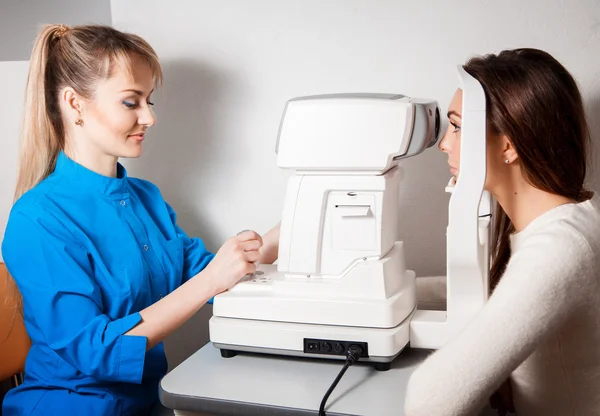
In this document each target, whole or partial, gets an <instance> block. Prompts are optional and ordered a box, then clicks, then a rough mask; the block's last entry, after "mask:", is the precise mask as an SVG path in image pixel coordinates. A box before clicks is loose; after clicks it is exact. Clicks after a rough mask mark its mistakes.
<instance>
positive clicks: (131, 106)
mask: <svg viewBox="0 0 600 416" xmlns="http://www.w3.org/2000/svg"><path fill="white" fill-rule="evenodd" d="M123 105H124V106H125V107H127V108H136V107H137V104H136V103H132V102H129V101H123Z"/></svg>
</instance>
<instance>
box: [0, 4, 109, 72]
mask: <svg viewBox="0 0 600 416" xmlns="http://www.w3.org/2000/svg"><path fill="white" fill-rule="evenodd" d="M46 23H63V24H65V25H76V24H83V23H103V24H110V23H111V16H110V1H109V0H52V1H48V0H0V39H2V41H1V42H0V61H25V60H28V59H29V56H30V55H31V48H32V47H33V40H34V39H35V37H36V36H37V34H38V31H39V29H40V25H42V24H46Z"/></svg>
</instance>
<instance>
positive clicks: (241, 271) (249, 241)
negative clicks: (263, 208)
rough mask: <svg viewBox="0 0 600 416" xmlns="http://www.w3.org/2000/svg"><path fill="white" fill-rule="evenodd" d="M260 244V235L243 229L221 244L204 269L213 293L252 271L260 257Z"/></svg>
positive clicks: (217, 292) (220, 290) (226, 287)
mask: <svg viewBox="0 0 600 416" xmlns="http://www.w3.org/2000/svg"><path fill="white" fill-rule="evenodd" d="M262 245H263V240H262V238H261V236H260V235H258V234H257V233H255V232H254V231H244V232H242V233H240V234H238V235H236V236H235V237H232V238H230V239H229V240H227V241H226V242H225V244H223V245H222V246H221V248H220V249H219V251H217V254H216V255H215V258H214V259H213V260H212V261H211V262H210V263H209V264H208V266H206V269H205V271H206V275H207V277H208V279H209V282H210V283H209V284H210V285H211V286H212V287H213V289H214V291H215V294H219V293H221V292H224V291H226V290H227V289H229V288H230V287H232V286H233V285H235V284H236V283H237V282H238V281H239V280H240V279H241V278H242V277H244V276H245V275H247V274H250V273H254V271H255V270H256V265H255V264H254V263H255V262H257V261H258V260H259V259H260V252H259V250H260V248H261V247H262Z"/></svg>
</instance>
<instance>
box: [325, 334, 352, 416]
mask: <svg viewBox="0 0 600 416" xmlns="http://www.w3.org/2000/svg"><path fill="white" fill-rule="evenodd" d="M361 354H362V348H361V347H360V346H358V345H351V346H350V348H348V351H347V352H346V362H345V363H344V366H343V367H342V369H341V370H340V372H339V374H338V375H337V377H336V378H335V380H333V383H331V386H330V387H329V390H327V393H325V396H323V400H321V406H320V407H319V416H327V415H326V413H325V404H326V403H327V399H329V396H330V395H331V393H332V392H333V390H334V389H335V388H336V386H337V385H338V383H339V382H340V380H341V379H342V376H343V375H344V373H345V372H346V370H348V368H349V367H350V366H351V365H352V364H354V363H355V362H357V361H358V359H359V358H360V355H361Z"/></svg>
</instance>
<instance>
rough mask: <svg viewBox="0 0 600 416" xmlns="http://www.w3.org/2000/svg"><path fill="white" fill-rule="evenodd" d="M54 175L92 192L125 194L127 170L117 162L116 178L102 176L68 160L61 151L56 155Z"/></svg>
mask: <svg viewBox="0 0 600 416" xmlns="http://www.w3.org/2000/svg"><path fill="white" fill-rule="evenodd" d="M54 173H55V174H56V175H59V176H61V177H65V178H67V179H68V180H69V181H70V182H71V183H73V184H78V185H82V186H83V187H85V188H86V189H89V190H91V191H92V192H100V193H104V194H106V195H116V194H122V193H124V192H126V185H127V170H126V169H125V168H124V167H123V165H121V164H120V163H119V162H117V177H116V178H113V177H110V176H104V175H101V174H99V173H96V172H94V171H92V170H90V169H88V168H86V167H85V166H83V165H80V164H79V163H77V162H75V161H74V160H72V159H70V158H69V157H68V156H67V155H66V154H65V153H64V152H63V151H61V152H60V153H59V155H58V159H57V160H56V168H55V169H54Z"/></svg>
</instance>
